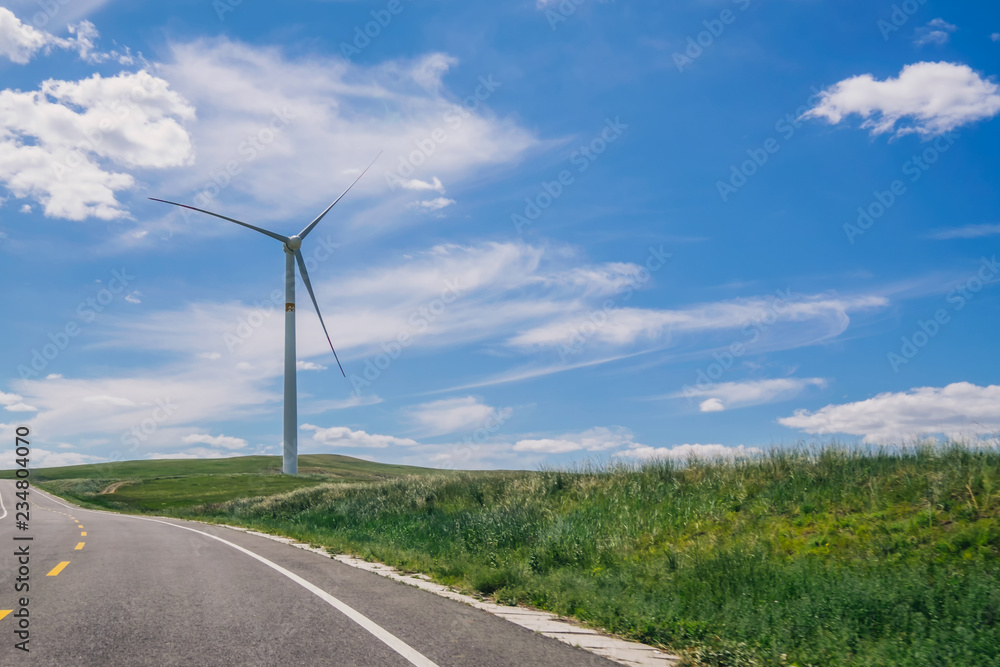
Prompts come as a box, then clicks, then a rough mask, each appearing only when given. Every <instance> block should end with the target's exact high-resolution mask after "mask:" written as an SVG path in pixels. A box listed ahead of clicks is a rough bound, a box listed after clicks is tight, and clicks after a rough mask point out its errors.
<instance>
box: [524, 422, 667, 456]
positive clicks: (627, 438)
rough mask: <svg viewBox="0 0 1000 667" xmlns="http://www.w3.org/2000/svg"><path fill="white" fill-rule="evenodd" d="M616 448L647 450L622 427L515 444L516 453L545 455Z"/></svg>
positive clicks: (593, 429) (594, 429)
mask: <svg viewBox="0 0 1000 667" xmlns="http://www.w3.org/2000/svg"><path fill="white" fill-rule="evenodd" d="M616 447H628V448H630V449H636V448H646V449H649V448H648V447H646V446H645V445H640V444H639V443H637V442H635V436H634V435H633V434H632V432H631V431H630V430H628V429H627V428H624V427H622V426H614V427H611V428H606V427H603V426H598V427H596V428H592V429H589V430H586V431H583V432H581V433H572V434H567V435H561V436H558V437H555V438H541V439H537V440H518V441H517V442H516V443H514V451H516V452H540V453H545V454H568V453H570V452H579V451H584V452H602V451H607V450H609V449H614V448H616Z"/></svg>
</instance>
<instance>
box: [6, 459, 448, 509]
mask: <svg viewBox="0 0 1000 667" xmlns="http://www.w3.org/2000/svg"><path fill="white" fill-rule="evenodd" d="M431 472H436V471H433V470H431V469H429V468H416V467H411V466H394V465H385V464H381V463H372V462H370V461H362V460H360V459H355V458H351V457H349V456H339V455H335V454H309V455H304V456H300V457H299V473H300V474H299V476H297V477H288V476H285V475H281V474H280V473H281V457H277V456H243V457H234V458H227V459H207V460H190V459H183V460H160V461H118V462H113V463H97V464H88V465H79V466H65V467H59V468H39V469H37V470H32V471H31V479H32V482H33V483H35V484H38V485H39V486H41V488H43V489H45V490H47V491H51V492H52V493H57V494H59V495H62V496H64V497H67V498H69V499H71V500H75V501H77V502H80V503H82V504H84V505H85V506H88V507H97V508H103V509H113V510H118V511H126V512H130V511H131V512H161V513H162V512H167V511H170V510H175V509H178V508H182V507H187V506H191V505H201V504H205V503H221V502H225V501H228V500H233V499H236V498H253V497H264V496H269V495H274V494H276V493H284V492H287V491H292V490H294V489H299V488H307V487H313V486H317V485H319V484H323V483H329V482H358V481H376V480H385V479H392V478H395V477H399V476H401V475H420V474H427V473H431ZM13 476H14V471H11V470H7V471H0V478H7V479H10V478H12V477H13ZM116 482H124V484H123V485H121V486H119V487H118V488H116V489H115V490H114V492H113V493H108V492H107V491H108V487H110V486H111V485H112V484H114V483H116Z"/></svg>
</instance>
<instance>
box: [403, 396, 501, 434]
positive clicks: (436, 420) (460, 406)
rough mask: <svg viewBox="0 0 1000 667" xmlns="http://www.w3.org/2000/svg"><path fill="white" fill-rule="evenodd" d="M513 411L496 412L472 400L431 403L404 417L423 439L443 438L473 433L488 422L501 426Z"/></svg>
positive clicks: (466, 398) (458, 399) (463, 399)
mask: <svg viewBox="0 0 1000 667" xmlns="http://www.w3.org/2000/svg"><path fill="white" fill-rule="evenodd" d="M511 413H512V410H511V409H510V408H504V409H503V410H497V409H496V408H494V407H492V406H489V405H486V404H485V403H481V402H480V401H479V399H477V398H475V397H473V396H466V397H464V398H449V399H445V400H441V401H431V402H430V403H423V404H421V405H417V406H414V407H412V408H409V409H408V410H407V411H406V415H407V417H408V418H409V420H410V421H412V422H413V423H414V424H416V425H417V427H418V428H419V429H420V432H421V435H423V436H434V435H444V434H446V433H457V432H461V431H474V430H475V429H477V428H480V427H482V426H483V425H484V424H486V423H487V422H488V421H489V420H490V419H491V418H492V419H494V420H496V421H498V422H499V423H503V422H504V421H506V420H507V418H509V417H510V415H511Z"/></svg>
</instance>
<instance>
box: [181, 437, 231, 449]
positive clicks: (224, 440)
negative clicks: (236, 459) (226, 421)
mask: <svg viewBox="0 0 1000 667" xmlns="http://www.w3.org/2000/svg"><path fill="white" fill-rule="evenodd" d="M181 442H183V443H184V444H185V445H193V444H201V445H211V446H212V447H222V448H224V449H230V450H235V449H243V448H244V447H246V446H247V441H246V440H244V439H243V438H234V437H232V436H228V435H207V434H201V433H192V434H191V435H186V436H184V437H183V438H181Z"/></svg>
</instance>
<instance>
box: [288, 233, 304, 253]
mask: <svg viewBox="0 0 1000 667" xmlns="http://www.w3.org/2000/svg"><path fill="white" fill-rule="evenodd" d="M285 247H286V248H288V249H289V250H291V251H292V252H295V251H296V250H298V249H299V248H301V247H302V237H301V236H299V235H298V234H296V235H295V236H289V237H288V240H287V241H285Z"/></svg>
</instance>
